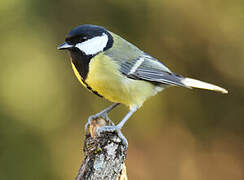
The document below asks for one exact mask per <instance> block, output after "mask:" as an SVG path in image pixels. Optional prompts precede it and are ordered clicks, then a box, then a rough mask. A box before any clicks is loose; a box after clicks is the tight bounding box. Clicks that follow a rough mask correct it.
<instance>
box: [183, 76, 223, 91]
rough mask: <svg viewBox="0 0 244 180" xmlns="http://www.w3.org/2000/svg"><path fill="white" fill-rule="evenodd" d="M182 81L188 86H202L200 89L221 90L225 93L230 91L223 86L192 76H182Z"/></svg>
mask: <svg viewBox="0 0 244 180" xmlns="http://www.w3.org/2000/svg"><path fill="white" fill-rule="evenodd" d="M181 82H182V83H183V84H184V85H185V86H187V87H190V88H191V87H193V88H200V89H208V90H211V91H218V92H221V93H223V94H227V93H228V91H227V90H226V89H224V88H222V87H219V86H216V85H213V84H210V83H206V82H203V81H199V80H196V79H192V78H182V79H181Z"/></svg>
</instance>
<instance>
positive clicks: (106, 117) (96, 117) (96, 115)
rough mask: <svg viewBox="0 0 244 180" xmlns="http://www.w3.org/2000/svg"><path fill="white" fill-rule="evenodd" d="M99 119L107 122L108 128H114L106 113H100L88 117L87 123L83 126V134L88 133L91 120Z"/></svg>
mask: <svg viewBox="0 0 244 180" xmlns="http://www.w3.org/2000/svg"><path fill="white" fill-rule="evenodd" d="M100 118H101V119H104V120H105V121H106V122H107V124H108V125H109V126H114V123H113V121H112V120H111V119H110V118H109V117H108V113H107V112H101V113H98V114H95V115H92V116H90V117H89V118H88V122H87V123H86V125H85V132H86V133H89V126H90V124H91V122H92V121H93V120H96V119H100Z"/></svg>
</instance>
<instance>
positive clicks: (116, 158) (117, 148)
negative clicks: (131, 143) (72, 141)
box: [76, 119, 127, 180]
mask: <svg viewBox="0 0 244 180" xmlns="http://www.w3.org/2000/svg"><path fill="white" fill-rule="evenodd" d="M105 125H107V124H106V121H105V120H104V119H96V120H93V121H92V122H91V124H90V126H89V133H88V134H87V135H86V137H85V142H84V148H83V151H84V154H85V158H84V160H83V162H82V164H81V167H80V169H79V172H78V175H77V177H76V180H127V174H126V167H125V164H124V161H125V158H126V151H127V149H126V146H125V145H124V144H123V143H122V140H121V138H120V137H119V136H118V134H117V133H116V132H102V133H100V134H99V135H98V134H97V129H98V128H99V127H102V126H105Z"/></svg>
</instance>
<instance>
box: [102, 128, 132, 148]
mask: <svg viewBox="0 0 244 180" xmlns="http://www.w3.org/2000/svg"><path fill="white" fill-rule="evenodd" d="M106 132H110V133H113V132H115V133H117V134H118V137H119V138H116V139H114V141H115V142H122V144H123V145H124V146H125V147H126V149H127V148H128V141H127V139H126V138H125V136H124V135H123V134H122V133H121V130H120V128H118V127H117V126H102V127H100V128H98V129H97V136H100V135H101V134H102V133H106Z"/></svg>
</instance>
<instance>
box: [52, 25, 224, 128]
mask: <svg viewBox="0 0 244 180" xmlns="http://www.w3.org/2000/svg"><path fill="white" fill-rule="evenodd" d="M57 49H58V50H68V52H69V55H70V57H71V66H72V69H73V71H74V74H75V75H76V77H77V79H78V80H79V81H80V83H81V84H82V85H83V86H84V87H85V88H87V89H88V90H89V91H91V92H92V93H94V94H96V95H98V96H99V97H103V98H105V99H107V100H109V101H111V102H113V104H112V105H111V106H109V107H108V108H106V109H104V110H103V111H101V112H100V113H97V114H96V115H93V116H90V117H89V121H91V120H92V119H96V118H99V117H102V118H105V119H109V118H108V113H109V112H110V111H111V110H112V109H114V108H115V107H117V106H118V105H119V104H124V105H126V106H127V107H129V112H128V113H127V114H126V115H125V116H124V118H123V119H122V120H121V121H120V122H119V123H118V124H117V125H116V126H115V125H112V126H109V127H104V128H103V129H102V130H101V131H117V132H119V131H120V130H121V128H122V127H123V125H124V124H125V122H126V121H127V120H128V119H129V118H130V117H131V116H132V115H133V114H134V113H135V112H136V111H137V110H138V109H139V108H140V107H141V106H142V105H143V103H144V102H145V101H146V100H147V99H148V98H150V97H151V96H154V95H156V94H157V93H158V92H160V91H162V90H164V89H165V88H167V87H171V86H181V87H185V88H190V89H191V88H200V89H207V90H212V91H217V92H221V93H223V94H226V93H228V91H227V90H226V89H224V88H222V87H219V86H216V85H213V84H210V83H206V82H203V81H200V80H196V79H192V78H188V77H183V76H181V75H178V74H176V73H174V72H172V71H171V70H170V69H169V68H168V67H167V66H166V65H165V64H164V63H162V62H161V61H159V60H158V59H156V58H154V57H153V56H151V55H150V54H148V53H146V52H144V51H142V50H140V49H139V48H138V47H136V46H135V45H133V44H132V43H130V42H128V41H127V40H125V39H123V38H122V37H120V36H119V35H117V34H115V33H113V32H111V31H109V30H107V29H106V28H104V27H102V26H98V25H91V24H84V25H80V26H77V27H75V28H73V29H72V30H71V31H70V32H69V33H68V34H67V35H66V37H65V42H64V43H63V44H61V45H60V46H58V47H57Z"/></svg>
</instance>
